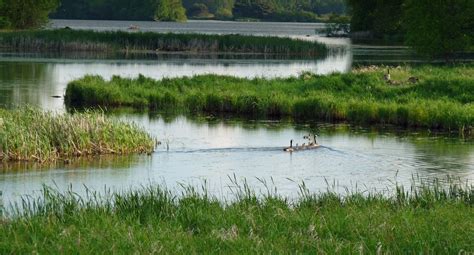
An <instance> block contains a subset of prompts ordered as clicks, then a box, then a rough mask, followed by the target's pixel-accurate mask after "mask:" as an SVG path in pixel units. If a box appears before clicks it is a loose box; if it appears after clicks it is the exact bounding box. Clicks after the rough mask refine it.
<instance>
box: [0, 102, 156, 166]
mask: <svg viewBox="0 0 474 255" xmlns="http://www.w3.org/2000/svg"><path fill="white" fill-rule="evenodd" d="M154 145H155V142H154V140H153V139H152V137H150V136H149V135H148V134H147V133H146V132H145V131H143V130H142V129H140V128H139V127H137V126H136V125H134V124H126V123H122V122H119V121H116V120H112V119H108V118H106V117H105V116H104V115H103V114H101V113H77V114H73V115H69V114H53V113H51V112H41V111H39V110H34V109H28V108H22V109H17V110H2V109H0V161H4V162H5V161H7V162H8V161H35V162H40V163H45V162H53V161H56V160H59V159H67V158H71V157H79V156H94V155H100V154H127V153H147V152H151V151H153V149H154Z"/></svg>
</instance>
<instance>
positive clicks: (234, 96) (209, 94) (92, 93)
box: [66, 66, 474, 135]
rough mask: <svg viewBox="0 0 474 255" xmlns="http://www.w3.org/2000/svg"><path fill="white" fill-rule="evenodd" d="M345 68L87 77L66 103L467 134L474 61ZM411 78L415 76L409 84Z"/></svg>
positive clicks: (472, 120) (473, 103) (472, 117)
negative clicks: (269, 75)
mask: <svg viewBox="0 0 474 255" xmlns="http://www.w3.org/2000/svg"><path fill="white" fill-rule="evenodd" d="M385 72H386V70H385V69H381V68H365V69H357V70H354V71H353V72H352V73H348V74H332V75H327V76H318V75H312V74H302V75H301V76H300V77H295V78H286V79H271V80H267V79H259V78H257V79H242V78H234V77H228V76H216V75H204V76H196V77H184V78H174V79H163V80H160V81H158V80H153V79H149V78H146V77H143V76H140V77H138V78H136V79H125V78H120V77H113V78H112V79H111V80H110V81H106V80H104V79H103V78H101V77H97V76H86V77H84V78H82V79H79V80H76V81H73V82H71V83H70V84H69V85H68V87H67V91H66V103H67V105H68V106H74V107H91V106H103V107H121V106H127V107H135V108H142V109H143V108H149V109H153V110H184V111H190V112H207V113H235V114H241V115H247V116H254V117H272V118H273V117H277V118H278V117H283V116H291V117H293V118H294V119H296V120H310V119H315V120H324V121H349V122H352V123H365V124H392V125H397V126H402V127H422V128H430V129H442V130H451V131H456V132H457V131H459V132H462V133H465V134H471V135H472V134H473V132H472V130H473V127H474V93H473V91H474V78H473V77H474V67H472V66H457V67H433V66H424V67H417V68H409V67H404V68H396V69H393V70H392V71H391V73H392V77H391V81H392V84H388V83H387V82H386V81H384V78H383V77H384V73H385ZM410 77H416V78H417V79H419V81H418V82H416V83H411V82H409V81H408V80H409V78H410Z"/></svg>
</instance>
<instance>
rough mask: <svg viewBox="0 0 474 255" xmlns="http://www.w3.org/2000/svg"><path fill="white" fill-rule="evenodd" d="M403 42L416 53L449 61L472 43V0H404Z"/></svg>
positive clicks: (473, 34) (473, 26)
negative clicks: (404, 32)
mask: <svg viewBox="0 0 474 255" xmlns="http://www.w3.org/2000/svg"><path fill="white" fill-rule="evenodd" d="M405 2H406V13H405V19H404V23H405V25H406V29H407V33H406V37H407V38H406V41H407V43H408V45H410V46H412V47H414V48H415V49H416V50H417V51H418V52H420V53H422V54H425V55H438V56H442V57H444V58H446V59H447V60H449V59H450V58H451V57H452V56H453V54H454V53H456V52H457V51H462V50H467V49H469V47H470V46H471V45H472V44H473V43H474V1H473V0H443V1H431V0H406V1H405Z"/></svg>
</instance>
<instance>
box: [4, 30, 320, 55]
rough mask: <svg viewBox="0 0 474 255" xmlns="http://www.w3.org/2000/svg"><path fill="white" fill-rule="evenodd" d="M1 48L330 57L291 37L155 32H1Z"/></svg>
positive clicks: (315, 44) (314, 46) (313, 46)
mask: <svg viewBox="0 0 474 255" xmlns="http://www.w3.org/2000/svg"><path fill="white" fill-rule="evenodd" d="M0 48H8V49H10V50H11V49H14V50H18V51H59V52H63V51H117V50H120V51H127V52H129V51H157V52H203V53H254V54H255V53H258V54H278V55H286V56H293V55H297V56H301V57H309V58H314V57H318V56H324V55H325V54H326V50H327V48H326V46H325V45H323V44H320V43H317V42H309V41H303V40H294V39H290V38H279V37H264V36H245V35H204V34H172V33H167V34H160V33H151V32H144V33H143V32H138V33H130V32H120V31H116V32H95V31H86V30H70V29H59V30H41V31H15V32H2V33H0Z"/></svg>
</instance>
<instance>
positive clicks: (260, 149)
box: [158, 146, 346, 154]
mask: <svg viewBox="0 0 474 255" xmlns="http://www.w3.org/2000/svg"><path fill="white" fill-rule="evenodd" d="M284 148H286V147H229V148H208V149H189V150H186V149H184V150H170V151H158V152H160V153H163V152H167V153H185V154H189V153H223V152H228V153H245V152H283V149H284ZM321 149H326V150H329V151H332V152H337V153H341V154H346V153H345V152H343V151H339V150H336V149H332V148H330V147H327V146H321V147H319V148H317V149H316V150H303V151H301V152H309V151H318V150H321Z"/></svg>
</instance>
